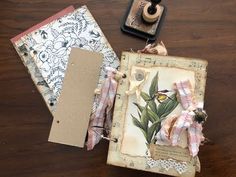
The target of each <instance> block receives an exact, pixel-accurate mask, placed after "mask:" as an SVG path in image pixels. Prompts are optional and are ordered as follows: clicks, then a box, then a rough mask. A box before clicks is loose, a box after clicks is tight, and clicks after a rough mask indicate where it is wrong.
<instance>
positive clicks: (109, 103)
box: [87, 67, 118, 150]
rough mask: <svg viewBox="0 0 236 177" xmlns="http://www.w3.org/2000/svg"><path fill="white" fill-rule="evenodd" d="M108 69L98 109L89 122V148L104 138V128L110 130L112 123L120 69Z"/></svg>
mask: <svg viewBox="0 0 236 177" xmlns="http://www.w3.org/2000/svg"><path fill="white" fill-rule="evenodd" d="M106 70H107V78H106V79H105V80H104V82H103V84H102V87H101V94H100V98H99V104H98V107H97V109H96V111H95V112H94V113H93V114H92V115H91V120H90V123H89V128H88V140H87V150H92V149H93V148H94V146H95V145H96V144H97V143H99V141H100V140H101V139H102V136H103V131H104V129H105V130H110V129H111V125H112V108H113V104H114V99H115V96H116V90H117V81H116V80H115V75H116V73H118V71H117V70H116V69H114V68H111V67H106ZM103 127H104V128H103Z"/></svg>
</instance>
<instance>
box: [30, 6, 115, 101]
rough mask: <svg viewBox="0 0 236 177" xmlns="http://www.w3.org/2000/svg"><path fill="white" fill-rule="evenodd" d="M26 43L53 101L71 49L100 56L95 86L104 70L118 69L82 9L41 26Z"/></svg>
mask: <svg viewBox="0 0 236 177" xmlns="http://www.w3.org/2000/svg"><path fill="white" fill-rule="evenodd" d="M30 40H31V46H32V52H31V54H32V56H33V58H34V60H35V63H36V65H37V66H38V68H39V70H40V72H41V74H42V76H43V77H44V79H45V81H46V83H47V84H48V86H49V87H50V89H51V90H52V91H53V92H54V94H55V95H56V97H58V96H59V94H60V90H61V87H62V82H63V78H64V74H65V70H66V67H67V62H68V58H69V54H70V51H71V47H79V48H82V49H87V50H90V51H96V52H99V53H102V54H103V55H104V62H103V66H102V72H101V77H100V80H99V81H100V82H99V83H101V80H103V79H104V76H105V72H104V66H111V67H114V68H116V67H118V66H119V61H118V58H117V56H116V54H115V53H114V51H113V50H112V49H111V47H110V45H109V44H108V42H107V40H106V38H104V35H103V33H102V31H101V30H100V28H99V26H98V25H97V23H96V22H95V20H94V19H93V17H92V15H91V14H90V12H89V11H88V9H87V8H86V6H83V7H81V8H79V9H77V10H75V11H74V12H72V13H70V14H68V15H66V16H64V17H62V18H59V19H58V20H56V21H53V22H52V23H49V24H47V25H45V26H43V27H42V28H40V30H39V31H35V32H34V33H32V34H31V36H30Z"/></svg>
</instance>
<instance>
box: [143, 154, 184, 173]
mask: <svg viewBox="0 0 236 177" xmlns="http://www.w3.org/2000/svg"><path fill="white" fill-rule="evenodd" d="M147 165H148V166H149V167H150V168H153V167H159V168H164V169H165V170H166V171H168V170H169V169H171V168H173V169H175V170H176V171H177V172H178V173H179V174H182V173H184V172H186V171H187V162H178V161H176V160H173V159H168V160H162V159H160V160H154V159H152V158H150V157H148V158H147Z"/></svg>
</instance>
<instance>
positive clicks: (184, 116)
mask: <svg viewBox="0 0 236 177" xmlns="http://www.w3.org/2000/svg"><path fill="white" fill-rule="evenodd" d="M175 87H176V90H177V93H178V97H179V100H180V103H181V105H182V107H183V108H184V110H183V111H182V112H181V114H180V116H177V118H176V119H173V118H171V117H170V118H167V119H166V120H165V121H164V123H163V125H162V128H161V130H160V131H159V132H158V134H157V135H156V140H157V142H156V143H157V144H159V145H172V146H177V145H179V144H178V143H179V142H180V141H181V134H182V132H183V131H185V130H187V135H188V149H189V152H190V155H191V156H193V157H194V156H196V155H197V154H198V151H199V146H200V144H201V142H202V141H204V137H203V134H202V123H199V122H197V121H196V120H195V119H194V117H195V116H196V113H195V112H194V110H196V109H201V110H202V109H203V103H200V104H198V105H196V102H195V99H194V96H193V90H192V86H191V83H190V81H189V80H187V81H181V82H179V83H175ZM172 120H173V121H172ZM170 124H171V125H172V126H170ZM166 128H168V129H166ZM167 132H168V133H167Z"/></svg>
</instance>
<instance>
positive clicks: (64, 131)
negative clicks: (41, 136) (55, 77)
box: [49, 48, 103, 147]
mask: <svg viewBox="0 0 236 177" xmlns="http://www.w3.org/2000/svg"><path fill="white" fill-rule="evenodd" d="M102 58H103V57H102V55H101V54H99V53H96V52H90V51H87V50H82V49H78V48H72V50H71V54H70V58H69V62H68V65H67V70H66V73H65V78H64V82H63V87H62V91H61V95H60V98H59V101H58V103H57V109H56V111H55V114H54V120H53V123H52V127H51V131H50V135H49V141H51V142H55V143H61V144H66V145H71V146H78V147H84V142H85V137H86V133H87V129H88V123H89V119H90V113H91V110H92V105H93V100H94V90H95V89H96V87H97V82H98V77H99V73H100V66H101V64H102Z"/></svg>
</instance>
